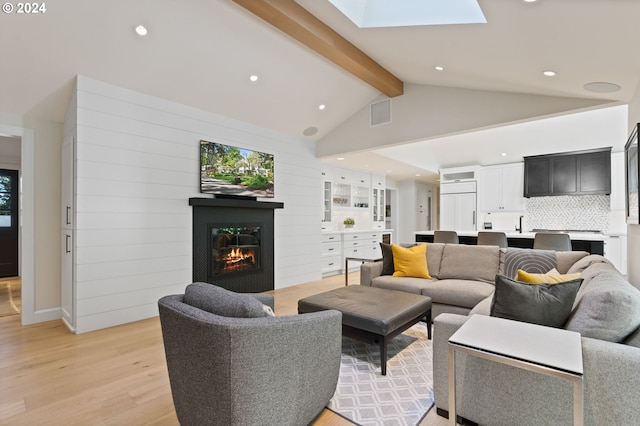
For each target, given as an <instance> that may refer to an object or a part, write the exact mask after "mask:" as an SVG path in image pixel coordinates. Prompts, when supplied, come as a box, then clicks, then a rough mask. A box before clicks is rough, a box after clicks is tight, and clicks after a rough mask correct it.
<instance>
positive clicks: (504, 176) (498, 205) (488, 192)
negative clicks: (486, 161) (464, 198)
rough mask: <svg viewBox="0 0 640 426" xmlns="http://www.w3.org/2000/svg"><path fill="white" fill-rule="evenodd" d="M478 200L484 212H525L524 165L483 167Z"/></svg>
mask: <svg viewBox="0 0 640 426" xmlns="http://www.w3.org/2000/svg"><path fill="white" fill-rule="evenodd" d="M479 187H480V188H479V191H478V198H479V204H480V210H481V211H484V212H524V211H525V210H526V199H525V198H524V197H523V188H524V164H523V163H516V164H505V165H500V166H489V167H483V168H482V169H481V171H480V184H479Z"/></svg>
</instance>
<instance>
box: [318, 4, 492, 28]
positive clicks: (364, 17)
mask: <svg viewBox="0 0 640 426" xmlns="http://www.w3.org/2000/svg"><path fill="white" fill-rule="evenodd" d="M329 1H330V2H331V3H332V4H333V5H334V6H335V7H337V8H338V10H340V11H341V12H342V13H343V14H344V15H345V16H346V17H347V18H349V19H350V20H351V21H353V23H354V24H356V25H357V26H358V27H360V28H374V27H408V26H415V25H445V24H478V23H482V24H485V23H486V22H487V20H486V19H485V17H484V14H483V13H482V10H481V9H480V5H479V4H478V1H477V0H355V1H354V0H329Z"/></svg>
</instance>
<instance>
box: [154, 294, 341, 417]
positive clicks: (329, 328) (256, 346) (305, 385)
mask: <svg viewBox="0 0 640 426" xmlns="http://www.w3.org/2000/svg"><path fill="white" fill-rule="evenodd" d="M263 304H266V305H268V306H270V307H271V308H273V296H270V295H261V294H256V295H241V294H237V293H233V294H230V292H227V291H226V290H223V289H221V288H219V287H216V286H214V285H211V284H205V283H194V284H190V285H189V286H187V289H186V291H185V294H184V295H183V294H178V295H171V296H165V297H163V298H162V299H160V300H159V301H158V307H159V311H160V321H161V325H162V337H163V341H164V347H165V354H166V359H167V368H168V372H169V380H170V383H171V393H172V396H173V402H174V405H175V409H176V414H177V416H178V420H179V421H180V424H182V425H205V424H206V425H225V426H227V425H238V426H239V425H242V426H244V425H292V426H293V425H295V426H297V425H305V424H309V423H310V422H311V421H312V420H313V419H314V418H315V417H316V416H317V415H318V414H319V413H320V412H321V411H322V410H323V409H324V407H325V405H326V404H327V403H328V402H329V400H330V399H331V397H332V396H333V394H334V392H335V389H336V385H337V381H338V374H339V370H340V356H341V347H342V337H341V330H342V314H341V313H340V312H338V311H331V310H329V311H322V312H314V313H310V314H304V315H291V316H278V317H276V316H268V314H267V313H265V312H264V311H263V308H264V306H263ZM267 311H268V309H267ZM213 312H217V313H213Z"/></svg>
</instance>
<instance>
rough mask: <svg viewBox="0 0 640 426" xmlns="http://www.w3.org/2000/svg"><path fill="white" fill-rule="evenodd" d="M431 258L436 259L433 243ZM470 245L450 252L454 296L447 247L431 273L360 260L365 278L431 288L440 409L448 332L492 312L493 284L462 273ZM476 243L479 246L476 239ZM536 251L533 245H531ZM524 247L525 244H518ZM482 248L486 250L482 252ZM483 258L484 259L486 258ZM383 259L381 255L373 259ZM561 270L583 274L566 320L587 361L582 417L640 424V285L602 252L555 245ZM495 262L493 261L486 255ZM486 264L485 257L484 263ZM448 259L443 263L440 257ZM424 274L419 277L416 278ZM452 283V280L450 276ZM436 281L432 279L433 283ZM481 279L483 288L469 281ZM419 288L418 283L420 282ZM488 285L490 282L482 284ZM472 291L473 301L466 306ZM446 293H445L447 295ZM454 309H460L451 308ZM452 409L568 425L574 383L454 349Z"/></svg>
mask: <svg viewBox="0 0 640 426" xmlns="http://www.w3.org/2000/svg"><path fill="white" fill-rule="evenodd" d="M432 245H433V244H429V245H428V249H427V258H428V261H431V262H435V261H436V260H434V259H437V256H435V255H436V254H437V253H436V252H437V251H438V250H433V251H432V253H431V255H432V256H431V257H429V249H430V248H431V246H432ZM473 248H475V246H467V247H466V248H464V249H457V250H454V251H451V252H450V253H448V254H449V255H453V254H454V252H455V255H456V256H453V257H458V256H462V254H463V252H464V253H465V257H467V263H466V264H461V268H462V269H461V270H462V271H466V272H462V273H461V274H460V275H461V276H464V277H465V281H466V282H463V283H457V287H453V286H452V287H451V288H449V289H448V290H450V291H451V292H454V291H459V289H460V288H462V289H463V290H462V291H466V292H467V294H465V295H459V297H458V298H457V299H456V298H455V297H454V296H453V295H452V294H448V293H447V294H445V291H444V290H443V287H444V286H445V284H446V283H445V282H444V281H449V280H452V279H460V278H449V276H450V274H451V273H450V271H447V270H445V271H444V274H443V273H442V272H443V271H442V269H441V268H442V264H443V263H442V262H444V260H445V259H446V257H447V253H446V252H447V250H446V249H447V247H443V250H442V252H443V255H444V256H443V255H441V256H440V269H438V267H436V266H435V265H429V272H430V273H431V271H432V266H433V270H434V272H435V274H434V275H435V277H434V280H424V279H407V278H399V277H390V276H380V275H379V274H378V275H376V271H377V270H378V268H379V269H380V270H382V265H380V264H379V265H377V267H376V266H373V264H364V265H363V268H362V271H363V272H364V273H363V277H362V279H363V282H362V284H364V285H367V283H368V284H369V285H376V286H382V287H386V288H396V289H405V290H406V291H412V292H417V291H420V292H421V293H422V294H426V295H429V296H432V298H434V296H435V297H437V299H434V301H433V304H434V306H435V305H436V304H439V305H440V314H439V315H438V314H435V315H437V316H435V315H434V316H435V320H434V341H433V382H434V399H435V405H436V407H437V410H438V413H439V414H441V415H448V413H447V411H446V410H448V402H449V400H448V358H447V355H448V353H447V349H448V339H449V337H451V336H452V335H453V333H455V332H456V331H457V330H458V329H459V328H460V327H461V326H462V324H464V322H465V321H466V320H467V319H468V318H469V316H468V315H475V314H478V315H489V313H490V306H491V301H492V294H491V288H487V287H486V286H485V285H483V284H488V285H491V284H490V283H486V282H484V281H477V282H476V281H474V280H469V279H466V277H467V275H466V274H467V272H468V271H469V270H470V268H469V267H468V265H469V264H474V265H476V267H480V266H479V265H477V262H475V261H474V260H473V259H472V258H473V253H474V252H472V251H471V250H473ZM478 248H479V247H478ZM507 252H508V249H507V250H505V249H501V250H500V254H499V257H500V259H501V260H499V266H498V267H497V271H498V272H499V273H501V274H505V272H506V267H507V266H508V265H507V262H506V253H507ZM530 252H533V253H534V254H537V253H535V252H536V251H535V250H530ZM523 253H525V254H526V252H523ZM484 255H486V253H485V254H483V255H482V256H484ZM485 261H486V259H485ZM378 263H381V262H378ZM556 263H557V268H556V269H557V270H558V272H560V273H580V275H581V278H582V279H583V283H582V286H581V287H580V290H579V291H578V294H577V297H576V299H575V302H574V304H573V308H572V311H571V315H570V316H569V319H568V321H567V322H566V324H565V326H564V327H565V328H566V329H569V330H573V331H577V332H580V333H581V335H582V347H583V362H584V396H585V399H584V407H585V411H584V412H585V424H586V425H607V426H608V425H631V424H640V404H638V403H637V399H638V395H640V374H639V373H638V372H639V371H640V327H639V326H640V291H638V290H637V289H636V288H634V287H633V286H632V285H631V284H629V283H628V282H627V281H626V280H625V278H624V277H623V276H622V275H621V274H620V273H619V272H618V271H617V270H616V269H615V268H614V267H613V266H612V265H611V264H610V263H609V262H608V261H607V260H606V259H604V258H603V257H602V256H599V255H588V254H587V253H584V252H557V253H556ZM491 265H492V267H494V264H493V263H491ZM485 266H486V264H485ZM445 267H448V266H447V265H446V264H445ZM416 280H421V281H416ZM450 282H451V283H453V281H450ZM433 285H436V286H435V287H431V286H433ZM474 285H480V286H481V288H483V289H485V288H487V289H488V295H487V296H486V297H484V298H483V299H481V300H479V299H480V296H481V292H480V291H478V289H475V288H473V287H472V286H474ZM418 289H419V290H418ZM484 291H487V290H484ZM470 295H473V297H475V299H476V300H479V302H478V303H476V305H474V306H470V305H471V302H472V298H471V296H470ZM445 296H446V297H445ZM456 311H457V312H456ZM456 386H457V401H456V404H457V411H458V412H457V414H458V415H459V416H462V417H464V418H465V419H468V420H470V421H472V422H476V423H479V424H482V425H516V424H517V425H541V424H544V425H570V424H572V386H571V384H569V383H568V382H566V381H563V380H560V379H556V378H551V377H548V376H543V375H540V374H536V373H532V372H529V371H524V370H520V369H517V368H515V367H509V366H504V365H501V364H497V363H494V362H491V361H487V360H484V359H480V358H477V357H473V356H467V355H464V354H458V355H456Z"/></svg>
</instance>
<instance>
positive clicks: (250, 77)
mask: <svg viewBox="0 0 640 426" xmlns="http://www.w3.org/2000/svg"><path fill="white" fill-rule="evenodd" d="M249 80H251V81H253V82H256V81H258V76H257V75H255V74H253V75H251V76H249Z"/></svg>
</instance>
